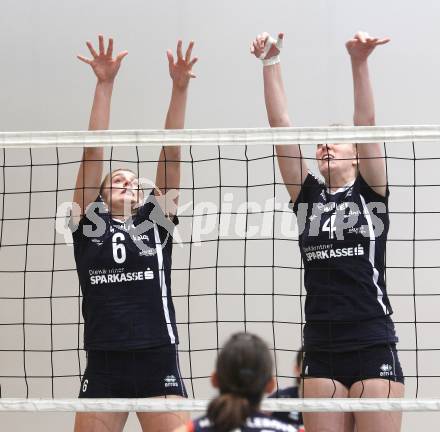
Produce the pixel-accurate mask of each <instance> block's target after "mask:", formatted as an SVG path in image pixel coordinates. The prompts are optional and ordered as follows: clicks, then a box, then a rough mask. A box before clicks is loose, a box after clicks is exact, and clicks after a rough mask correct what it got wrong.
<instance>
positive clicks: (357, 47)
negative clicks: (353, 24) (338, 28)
mask: <svg viewBox="0 0 440 432" xmlns="http://www.w3.org/2000/svg"><path fill="white" fill-rule="evenodd" d="M389 41H390V38H383V39H379V38H376V37H371V36H370V35H369V34H368V33H366V32H362V31H359V32H357V33H356V34H355V35H354V36H353V38H352V39H350V40H349V41H348V42H347V43H346V44H345V47H346V48H347V51H348V54H350V57H351V58H352V60H357V61H365V60H367V58H368V56H369V55H370V54H371V53H372V52H373V51H374V48H376V47H377V46H379V45H385V44H387V43H388V42H389Z"/></svg>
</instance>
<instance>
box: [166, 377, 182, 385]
mask: <svg viewBox="0 0 440 432" xmlns="http://www.w3.org/2000/svg"><path fill="white" fill-rule="evenodd" d="M164 383H165V387H179V384H178V383H177V378H176V377H175V376H174V375H167V376H166V377H165V378H164Z"/></svg>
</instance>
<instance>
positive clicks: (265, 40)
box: [251, 32, 284, 66]
mask: <svg viewBox="0 0 440 432" xmlns="http://www.w3.org/2000/svg"><path fill="white" fill-rule="evenodd" d="M283 39H284V33H278V38H277V39H276V40H275V39H274V38H273V37H272V36H271V35H270V34H269V33H266V32H264V33H262V34H259V35H258V36H257V37H256V38H255V40H254V41H253V42H252V44H251V54H253V55H254V56H255V57H257V58H259V59H260V60H261V61H262V62H263V65H264V66H270V65H273V64H276V63H279V62H280V57H279V54H280V52H281V48H282V47H283Z"/></svg>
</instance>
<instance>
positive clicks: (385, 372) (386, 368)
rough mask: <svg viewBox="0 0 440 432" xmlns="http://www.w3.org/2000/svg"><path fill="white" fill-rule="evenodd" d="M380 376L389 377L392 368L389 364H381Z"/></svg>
mask: <svg viewBox="0 0 440 432" xmlns="http://www.w3.org/2000/svg"><path fill="white" fill-rule="evenodd" d="M380 370H381V372H380V376H381V377H387V376H391V375H392V374H393V367H392V366H391V365H389V364H383V365H382V366H381V367H380Z"/></svg>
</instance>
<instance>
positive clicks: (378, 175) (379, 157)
mask: <svg viewBox="0 0 440 432" xmlns="http://www.w3.org/2000/svg"><path fill="white" fill-rule="evenodd" d="M387 42H389V39H387V38H386V39H378V38H371V37H370V36H369V35H368V34H366V33H363V32H358V33H356V35H355V36H354V38H353V39H350V40H349V41H348V42H347V44H346V47H347V51H348V53H349V54H350V58H351V67H352V73H353V90H354V116H353V121H354V125H355V126H374V125H375V124H376V122H375V111H374V97H373V89H372V86H371V81H370V76H369V70H368V56H369V55H370V54H371V53H372V52H373V50H374V48H375V47H376V46H378V45H383V44H385V43H387ZM357 150H358V156H359V171H360V173H361V175H362V177H363V178H364V180H365V181H366V182H367V183H368V184H369V185H370V186H371V188H372V189H373V190H375V191H376V192H377V193H378V194H380V195H382V196H385V193H386V184H387V178H386V166H385V159H384V157H383V152H382V145H381V144H379V143H371V144H360V145H358V147H357Z"/></svg>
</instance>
